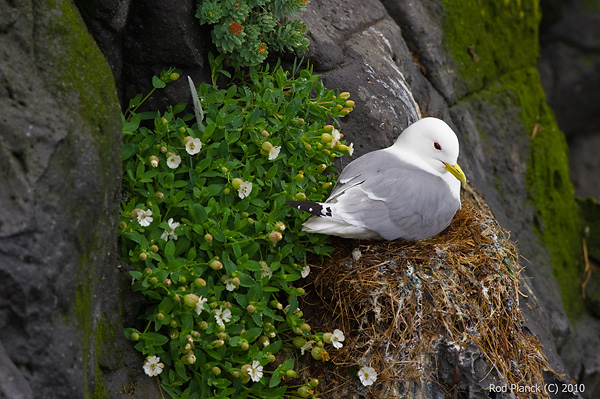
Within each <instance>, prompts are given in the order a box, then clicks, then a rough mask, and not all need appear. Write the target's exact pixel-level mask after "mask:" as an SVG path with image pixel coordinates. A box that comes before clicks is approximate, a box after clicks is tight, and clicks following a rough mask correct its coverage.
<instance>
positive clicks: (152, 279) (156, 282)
mask: <svg viewBox="0 0 600 399" xmlns="http://www.w3.org/2000/svg"><path fill="white" fill-rule="evenodd" d="M149 281H150V284H152V285H156V284H158V279H157V278H156V277H152V278H151V279H150V280H149Z"/></svg>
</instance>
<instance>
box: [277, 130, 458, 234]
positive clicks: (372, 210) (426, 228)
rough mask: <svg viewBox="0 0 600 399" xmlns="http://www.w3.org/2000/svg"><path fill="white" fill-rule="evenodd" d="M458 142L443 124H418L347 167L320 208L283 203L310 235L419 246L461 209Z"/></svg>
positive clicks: (297, 202) (311, 205) (299, 203)
mask: <svg viewBox="0 0 600 399" xmlns="http://www.w3.org/2000/svg"><path fill="white" fill-rule="evenodd" d="M458 152H459V145H458V138H457V137H456V134H455V133H454V132H453V131H452V129H451V128H450V126H448V125H447V124H446V123H445V122H444V121H442V120H440V119H437V118H423V119H421V120H419V121H417V122H415V123H413V124H412V125H410V126H409V127H408V128H406V129H405V130H404V131H403V132H402V133H401V134H400V136H399V137H398V139H397V140H396V142H395V143H394V144H393V145H392V146H391V147H388V148H384V149H382V150H378V151H373V152H370V153H368V154H365V155H363V156H361V157H359V158H357V159H355V160H354V161H352V162H350V163H349V164H348V166H346V168H344V170H343V171H342V173H341V174H340V176H339V177H338V180H337V183H336V185H335V187H334V188H333V190H332V192H331V195H330V196H329V198H328V199H327V200H326V201H325V202H323V203H320V202H313V201H288V204H289V205H291V206H293V207H296V208H298V209H300V210H303V211H306V212H309V213H311V214H312V215H313V216H312V217H310V218H309V219H308V220H307V221H306V222H304V225H303V230H304V231H307V232H310V233H320V234H329V235H335V236H339V237H344V238H358V239H380V240H381V239H383V240H395V239H397V238H403V239H406V240H423V239H425V238H429V237H432V236H434V235H436V234H438V233H440V232H441V231H443V230H444V229H445V228H446V227H448V225H450V222H451V221H452V218H453V217H454V215H455V213H456V211H457V210H458V209H460V187H461V183H462V184H466V177H465V174H464V173H463V171H462V169H461V168H460V166H458V164H457V159H458Z"/></svg>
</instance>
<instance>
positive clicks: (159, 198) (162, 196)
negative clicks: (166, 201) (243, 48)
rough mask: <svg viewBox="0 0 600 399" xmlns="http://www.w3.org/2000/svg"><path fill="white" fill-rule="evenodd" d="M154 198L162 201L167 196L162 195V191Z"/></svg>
mask: <svg viewBox="0 0 600 399" xmlns="http://www.w3.org/2000/svg"><path fill="white" fill-rule="evenodd" d="M154 196H155V197H156V199H157V200H161V199H163V198H165V195H164V194H163V193H161V192H160V191H157V192H156V194H154Z"/></svg>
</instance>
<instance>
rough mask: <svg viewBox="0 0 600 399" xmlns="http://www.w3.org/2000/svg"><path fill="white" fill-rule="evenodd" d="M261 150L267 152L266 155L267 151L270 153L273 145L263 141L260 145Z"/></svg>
mask: <svg viewBox="0 0 600 399" xmlns="http://www.w3.org/2000/svg"><path fill="white" fill-rule="evenodd" d="M261 149H262V150H263V151H264V152H267V153H268V152H269V151H271V150H272V149H273V144H271V143H270V142H268V141H265V142H264V143H262V147H261Z"/></svg>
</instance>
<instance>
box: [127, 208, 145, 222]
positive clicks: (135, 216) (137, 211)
mask: <svg viewBox="0 0 600 399" xmlns="http://www.w3.org/2000/svg"><path fill="white" fill-rule="evenodd" d="M141 211H142V210H141V209H140V208H135V209H134V210H133V211H131V213H130V214H129V217H130V218H131V219H137V217H138V215H139V212H141Z"/></svg>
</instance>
